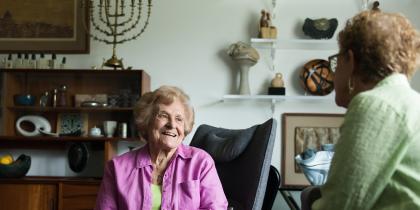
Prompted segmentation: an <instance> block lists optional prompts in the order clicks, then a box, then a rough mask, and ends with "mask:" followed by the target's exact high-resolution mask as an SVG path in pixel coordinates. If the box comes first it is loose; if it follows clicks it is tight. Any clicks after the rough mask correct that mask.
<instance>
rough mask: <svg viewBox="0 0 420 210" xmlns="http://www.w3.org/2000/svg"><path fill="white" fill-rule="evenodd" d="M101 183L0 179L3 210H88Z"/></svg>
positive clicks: (98, 181) (66, 179) (46, 179)
mask: <svg viewBox="0 0 420 210" xmlns="http://www.w3.org/2000/svg"><path fill="white" fill-rule="evenodd" d="M99 184H100V180H92V179H90V180H83V179H78V178H63V177H26V178H22V179H0V195H1V196H0V204H1V205H0V210H12V209H13V210H57V209H58V210H87V209H93V208H94V207H95V202H96V195H97V193H98V190H99Z"/></svg>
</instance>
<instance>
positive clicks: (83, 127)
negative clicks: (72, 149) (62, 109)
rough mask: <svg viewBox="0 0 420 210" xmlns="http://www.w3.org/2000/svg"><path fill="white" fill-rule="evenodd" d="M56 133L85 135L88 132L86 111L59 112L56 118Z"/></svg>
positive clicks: (61, 134)
mask: <svg viewBox="0 0 420 210" xmlns="http://www.w3.org/2000/svg"><path fill="white" fill-rule="evenodd" d="M57 133H58V134H59V135H60V136H86V135H87V133H88V114H87V113H60V114H58V118H57Z"/></svg>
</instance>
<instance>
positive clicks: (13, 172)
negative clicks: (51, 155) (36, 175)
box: [0, 154, 31, 178]
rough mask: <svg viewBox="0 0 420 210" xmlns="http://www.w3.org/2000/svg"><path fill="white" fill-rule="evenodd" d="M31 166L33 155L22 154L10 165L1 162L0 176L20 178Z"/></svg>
mask: <svg viewBox="0 0 420 210" xmlns="http://www.w3.org/2000/svg"><path fill="white" fill-rule="evenodd" d="M30 167H31V157H30V156H27V155H24V154H22V155H20V156H19V157H18V159H16V160H15V161H14V162H13V163H11V164H9V165H5V164H0V178H20V177H23V176H25V175H26V173H28V171H29V168H30Z"/></svg>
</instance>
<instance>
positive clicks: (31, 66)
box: [28, 54, 36, 69]
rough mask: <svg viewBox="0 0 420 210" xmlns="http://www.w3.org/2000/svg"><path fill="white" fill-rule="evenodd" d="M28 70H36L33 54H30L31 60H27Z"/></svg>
mask: <svg viewBox="0 0 420 210" xmlns="http://www.w3.org/2000/svg"><path fill="white" fill-rule="evenodd" d="M28 68H30V69H36V56H35V54H32V56H31V60H29V63H28Z"/></svg>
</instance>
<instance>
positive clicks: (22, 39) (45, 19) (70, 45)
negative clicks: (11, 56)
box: [0, 0, 90, 54]
mask: <svg viewBox="0 0 420 210" xmlns="http://www.w3.org/2000/svg"><path fill="white" fill-rule="evenodd" d="M81 2H82V1H79V0H60V1H59V0H37V1H25V3H24V4H22V2H21V1H15V0H2V3H1V5H2V6H1V7H0V53H44V54H47V53H54V54H59V53H61V54H76V53H78V54H87V53H89V51H90V50H89V48H90V37H89V24H88V23H89V22H88V21H89V20H88V15H87V12H88V10H87V9H86V8H87V7H82V6H81V4H82V3H81Z"/></svg>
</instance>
